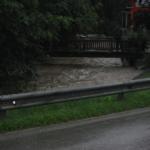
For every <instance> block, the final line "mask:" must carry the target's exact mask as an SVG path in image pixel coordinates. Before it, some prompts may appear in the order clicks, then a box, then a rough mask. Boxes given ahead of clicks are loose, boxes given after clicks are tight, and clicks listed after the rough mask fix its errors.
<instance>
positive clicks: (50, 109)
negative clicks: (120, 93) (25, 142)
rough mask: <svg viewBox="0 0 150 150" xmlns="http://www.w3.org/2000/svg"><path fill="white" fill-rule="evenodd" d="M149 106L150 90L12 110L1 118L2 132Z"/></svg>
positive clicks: (0, 126)
mask: <svg viewBox="0 0 150 150" xmlns="http://www.w3.org/2000/svg"><path fill="white" fill-rule="evenodd" d="M149 106H150V90H147V91H141V92H135V93H129V94H126V96H125V99H124V100H123V101H119V100H117V98H116V96H107V97H98V98H91V99H88V100H86V101H83V100H81V101H77V102H66V103H60V104H53V105H46V106H38V107H31V108H23V109H17V110H10V111H8V112H7V116H6V118H4V119H2V120H0V132H8V131H13V130H18V129H25V128H31V127H36V126H45V125H49V124H55V123H60V122H67V121H70V120H77V119H82V118H89V117H93V116H100V115H105V114H110V113H114V112H121V111H124V110H130V109H134V108H143V107H149Z"/></svg>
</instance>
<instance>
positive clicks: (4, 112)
mask: <svg viewBox="0 0 150 150" xmlns="http://www.w3.org/2000/svg"><path fill="white" fill-rule="evenodd" d="M5 116H6V110H2V109H1V108H0V119H3V118H4V117H5Z"/></svg>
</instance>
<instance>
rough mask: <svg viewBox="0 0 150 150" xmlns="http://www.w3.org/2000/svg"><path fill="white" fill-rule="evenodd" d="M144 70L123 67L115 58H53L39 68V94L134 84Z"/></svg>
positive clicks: (35, 85) (36, 83) (38, 66)
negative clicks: (51, 90) (95, 86)
mask: <svg viewBox="0 0 150 150" xmlns="http://www.w3.org/2000/svg"><path fill="white" fill-rule="evenodd" d="M141 72H142V71H141V70H137V69H135V68H132V67H123V66H122V63H121V61H120V59H115V58H113V59H112V58H111V59H110V58H99V59H95V58H94V59H93V58H90V59H89V58H52V59H51V60H49V61H48V62H47V63H43V64H40V65H37V74H38V76H37V78H36V80H34V81H32V82H31V83H30V84H31V85H32V86H34V87H35V88H36V90H49V89H52V88H64V87H65V88H73V87H80V86H94V85H105V84H112V83H121V82H125V81H129V80H132V79H133V78H135V77H136V76H138V75H139V74H141Z"/></svg>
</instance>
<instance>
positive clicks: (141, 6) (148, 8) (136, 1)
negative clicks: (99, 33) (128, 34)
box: [123, 0, 150, 28]
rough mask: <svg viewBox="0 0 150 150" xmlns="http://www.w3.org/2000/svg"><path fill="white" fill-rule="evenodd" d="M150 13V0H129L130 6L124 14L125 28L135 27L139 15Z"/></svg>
mask: <svg viewBox="0 0 150 150" xmlns="http://www.w3.org/2000/svg"><path fill="white" fill-rule="evenodd" d="M149 13H150V0H129V6H128V7H127V8H126V10H125V11H124V12H123V27H124V28H128V27H129V26H131V25H135V22H136V16H137V14H144V16H145V15H146V14H149Z"/></svg>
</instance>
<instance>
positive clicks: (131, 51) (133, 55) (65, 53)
mask: <svg viewBox="0 0 150 150" xmlns="http://www.w3.org/2000/svg"><path fill="white" fill-rule="evenodd" d="M70 45H72V47H71V48H68V49H66V50H55V51H52V52H51V53H50V55H51V56H52V57H95V58H96V57H105V58H121V59H126V60H127V61H128V62H129V63H130V64H131V63H132V62H133V61H135V60H137V59H138V58H142V57H143V56H144V55H145V54H147V53H150V52H148V51H146V47H147V46H146V42H145V41H140V42H137V41H129V40H120V39H115V38H92V39H90V38H84V39H78V40H76V41H72V42H70Z"/></svg>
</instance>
